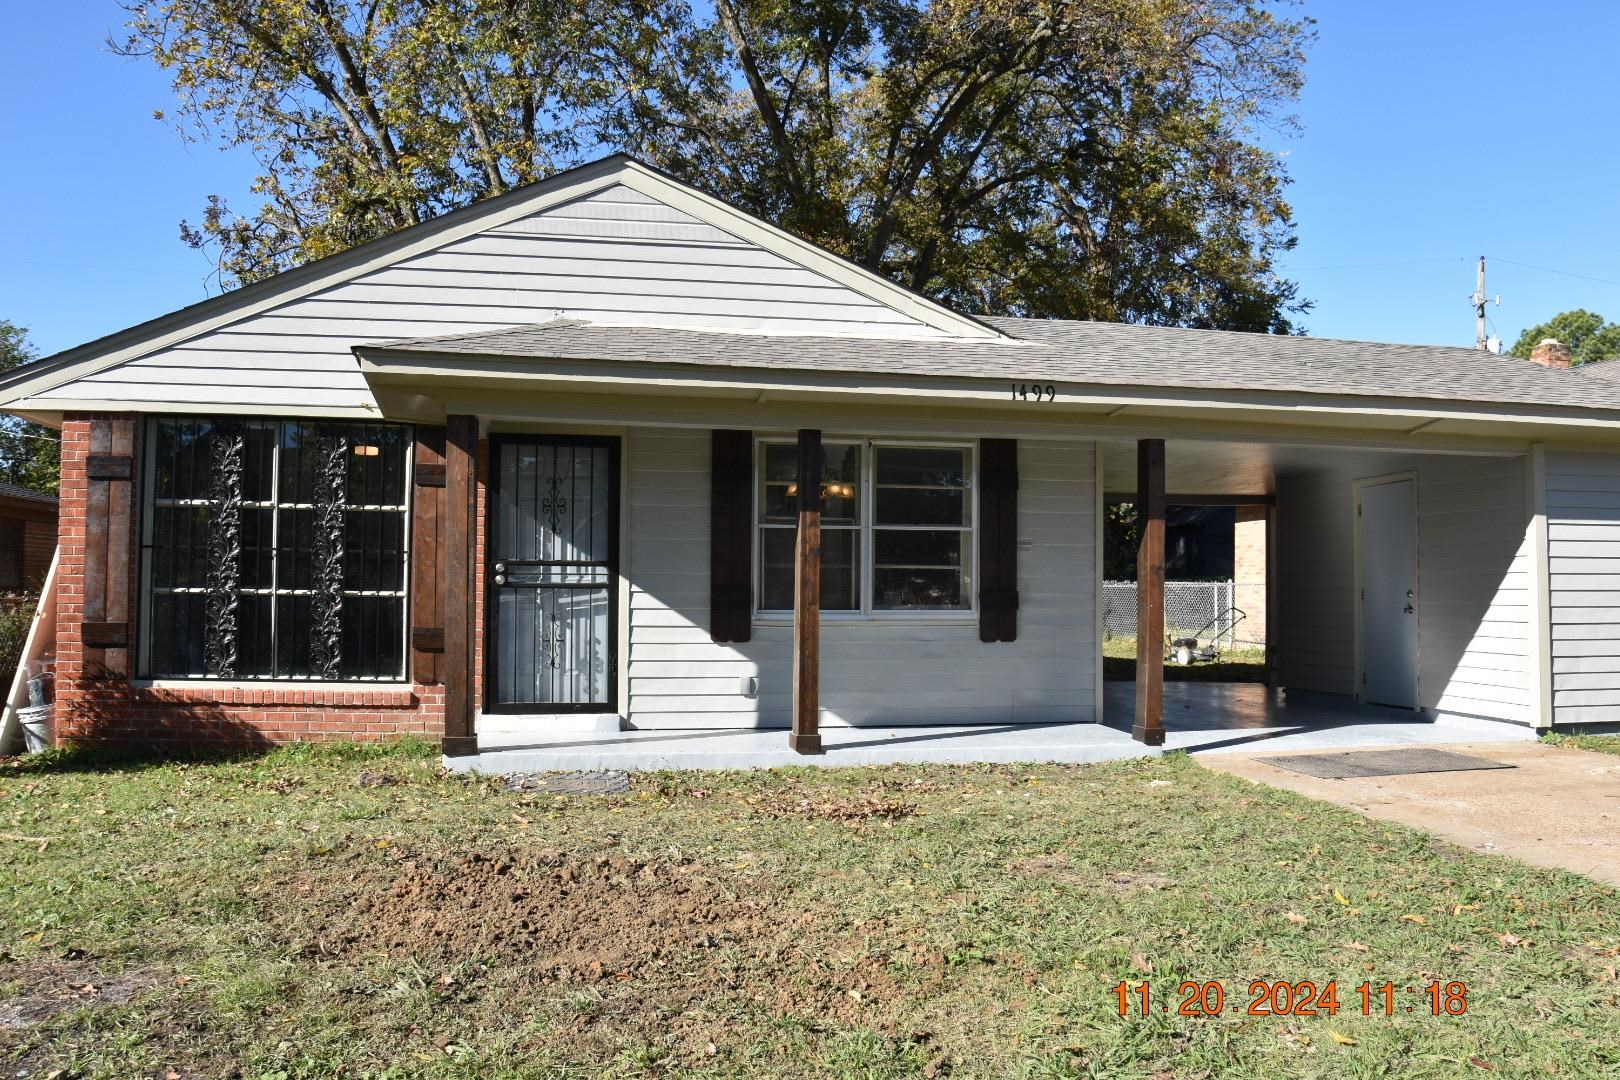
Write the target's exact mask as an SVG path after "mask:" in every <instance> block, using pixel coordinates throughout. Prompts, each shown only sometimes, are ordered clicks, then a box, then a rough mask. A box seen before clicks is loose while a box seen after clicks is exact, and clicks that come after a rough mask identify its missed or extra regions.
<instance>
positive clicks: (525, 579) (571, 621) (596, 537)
mask: <svg viewBox="0 0 1620 1080" xmlns="http://www.w3.org/2000/svg"><path fill="white" fill-rule="evenodd" d="M490 456H491V461H490V466H491V468H490V483H491V491H490V505H491V514H490V537H489V556H488V563H489V579H488V596H489V601H488V604H487V608H488V612H489V615H488V619H489V627H488V629H489V635H488V642H487V647H488V648H489V657H490V659H489V666H488V669H487V671H486V678H487V680H488V683H489V689H488V691H487V696H488V703H487V707H488V708H489V710H490V711H491V712H587V711H592V712H607V711H611V710H612V709H613V708H614V707H615V700H614V699H615V693H616V686H617V682H618V680H617V679H616V678H615V672H614V666H615V664H614V658H615V657H616V655H617V653H616V651H615V641H614V635H615V631H616V628H617V626H616V624H617V622H618V618H617V604H616V602H615V595H616V589H617V580H618V547H619V538H618V519H619V441H618V440H617V439H607V438H588V437H583V436H567V437H557V438H552V437H541V436H499V437H497V438H495V439H494V440H492V445H491V455H490Z"/></svg>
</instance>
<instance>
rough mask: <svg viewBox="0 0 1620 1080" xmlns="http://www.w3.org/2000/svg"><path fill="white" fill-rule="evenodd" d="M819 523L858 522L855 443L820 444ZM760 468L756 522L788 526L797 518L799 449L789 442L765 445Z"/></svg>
mask: <svg viewBox="0 0 1620 1080" xmlns="http://www.w3.org/2000/svg"><path fill="white" fill-rule="evenodd" d="M821 450H822V456H823V459H824V465H823V471H822V476H821V492H822V497H821V520H822V523H823V524H825V525H853V524H855V523H856V522H858V521H859V520H860V505H861V498H860V484H861V447H860V444H858V443H823V444H822V447H821ZM763 458H764V462H763V465H762V466H761V468H760V496H759V510H760V520H761V521H767V522H782V523H791V522H796V521H798V519H799V504H798V475H799V448H798V447H797V446H796V445H794V444H793V443H766V444H765V450H764V454H763Z"/></svg>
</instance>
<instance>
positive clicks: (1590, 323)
mask: <svg viewBox="0 0 1620 1080" xmlns="http://www.w3.org/2000/svg"><path fill="white" fill-rule="evenodd" d="M1544 338H1554V339H1556V340H1558V341H1561V342H1563V343H1564V344H1565V345H1568V346H1569V351H1570V357H1571V359H1572V360H1573V361H1574V362H1575V363H1577V364H1595V363H1597V362H1599V361H1601V360H1613V359H1615V358H1617V357H1620V323H1612V322H1605V321H1604V320H1603V316H1601V315H1598V314H1595V313H1594V312H1590V311H1587V310H1585V309H1584V308H1577V309H1575V310H1574V311H1565V312H1563V313H1561V314H1558V315H1554V316H1553V317H1552V318H1550V319H1548V320H1547V321H1546V322H1544V323H1542V324H1541V325H1540V326H1532V327H1531V328H1530V329H1528V330H1526V331H1525V332H1524V333H1522V334H1520V335H1519V340H1518V341H1517V342H1515V343H1514V345H1513V348H1512V349H1510V350H1509V352H1510V353H1511V354H1512V355H1514V356H1521V357H1524V358H1525V359H1527V360H1528V359H1529V358H1530V352H1531V350H1533V349H1534V348H1535V347H1536V346H1537V345H1539V344H1541V342H1542V340H1543V339H1544Z"/></svg>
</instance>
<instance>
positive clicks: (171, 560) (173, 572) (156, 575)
mask: <svg viewBox="0 0 1620 1080" xmlns="http://www.w3.org/2000/svg"><path fill="white" fill-rule="evenodd" d="M151 559H152V563H151V565H152V584H153V585H155V586H157V587H159V588H187V587H191V586H199V587H200V586H203V585H206V584H208V509H207V508H206V507H202V506H160V507H157V508H156V509H154V510H153V511H152V555H151Z"/></svg>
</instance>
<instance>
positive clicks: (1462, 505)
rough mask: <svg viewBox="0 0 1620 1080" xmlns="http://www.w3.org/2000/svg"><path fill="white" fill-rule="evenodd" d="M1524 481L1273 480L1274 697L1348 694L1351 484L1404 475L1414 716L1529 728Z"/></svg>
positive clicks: (1351, 470) (1324, 474)
mask: <svg viewBox="0 0 1620 1080" xmlns="http://www.w3.org/2000/svg"><path fill="white" fill-rule="evenodd" d="M1524 469H1525V462H1524V459H1522V458H1474V457H1443V456H1435V455H1411V456H1402V457H1397V456H1391V457H1389V458H1387V459H1384V460H1380V461H1378V462H1377V463H1376V464H1375V465H1373V466H1368V465H1365V464H1363V465H1335V466H1333V467H1327V468H1323V469H1320V470H1316V471H1312V472H1309V473H1300V474H1297V475H1291V476H1284V477H1280V478H1279V480H1278V511H1277V512H1278V520H1277V538H1278V544H1279V547H1278V551H1277V563H1278V573H1279V583H1278V587H1277V589H1276V590H1275V595H1276V597H1277V603H1278V605H1279V617H1278V620H1277V621H1276V623H1275V626H1276V629H1275V631H1274V632H1273V635H1272V636H1273V639H1274V640H1275V641H1276V643H1277V649H1278V653H1277V655H1278V667H1279V671H1280V673H1281V676H1282V681H1283V683H1284V685H1286V686H1289V687H1293V688H1297V689H1303V690H1314V691H1321V692H1325V693H1334V694H1351V693H1353V692H1354V690H1355V678H1356V672H1355V646H1356V642H1355V573H1356V571H1355V527H1356V522H1355V508H1354V501H1353V496H1352V483H1353V482H1354V481H1355V480H1356V479H1357V478H1360V477H1366V476H1373V475H1382V474H1387V473H1400V472H1409V471H1410V472H1416V473H1417V510H1418V701H1419V704H1420V705H1421V706H1422V707H1423V708H1425V709H1429V710H1433V711H1436V712H1450V713H1460V714H1466V715H1470V716H1485V717H1490V718H1493V719H1502V720H1513V721H1518V722H1524V723H1528V722H1530V720H1531V714H1530V708H1531V696H1532V689H1531V688H1532V686H1533V684H1534V680H1533V673H1532V671H1531V663H1530V636H1529V635H1530V626H1531V621H1530V603H1531V598H1530V578H1529V547H1528V541H1527V530H1526V524H1527V521H1528V516H1527V509H1526V501H1525V496H1526V479H1525V471H1524ZM1594 610H1596V609H1594ZM1616 621H1617V622H1620V617H1617V619H1616Z"/></svg>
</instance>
